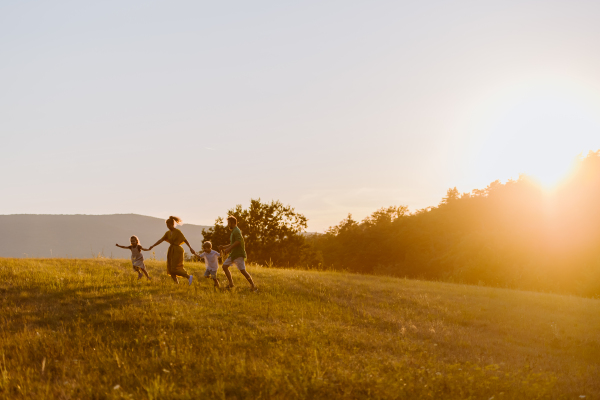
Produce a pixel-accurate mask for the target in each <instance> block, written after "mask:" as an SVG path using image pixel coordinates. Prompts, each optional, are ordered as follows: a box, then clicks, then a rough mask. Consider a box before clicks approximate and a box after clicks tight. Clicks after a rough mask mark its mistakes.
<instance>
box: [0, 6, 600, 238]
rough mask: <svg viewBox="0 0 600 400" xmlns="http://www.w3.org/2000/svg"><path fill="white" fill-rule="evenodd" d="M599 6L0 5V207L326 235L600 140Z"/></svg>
mask: <svg viewBox="0 0 600 400" xmlns="http://www.w3.org/2000/svg"><path fill="white" fill-rule="evenodd" d="M598 15H600V3H599V2H595V1H495V2H481V1H429V2H414V1H410V2H409V1H404V2H401V1H360V2H359V1H350V0H344V1H302V2H299V1H297V2H281V1H255V2H244V1H223V2H199V1H189V2H185V1H169V2H156V1H104V2H96V3H90V2H86V3H85V4H84V3H82V2H75V1H72V2H61V1H56V2H51V3H49V2H41V1H27V2H13V1H6V2H2V3H0V135H1V144H2V157H0V169H1V170H2V173H1V175H0V187H1V188H2V194H3V195H2V196H1V197H0V214H16V213H36V214H113V213H137V214H144V215H151V216H157V217H167V216H169V215H179V216H181V217H182V218H183V219H184V221H186V222H189V223H196V224H211V223H213V222H214V220H215V218H216V217H217V216H223V215H224V214H225V212H226V210H227V209H229V208H231V207H233V206H234V205H236V204H243V205H247V204H249V200H250V198H259V197H260V198H261V199H263V200H266V201H270V200H271V199H279V200H281V201H282V202H284V203H286V204H290V205H292V206H294V207H295V208H296V210H297V211H299V212H301V213H303V214H304V215H306V216H307V217H308V219H309V230H310V231H323V230H325V229H326V228H327V227H329V226H331V225H334V224H337V223H338V222H339V221H340V220H341V219H342V218H344V217H345V216H346V215H347V214H348V213H352V214H353V215H354V217H355V218H356V219H362V218H364V217H365V216H366V215H368V214H370V213H371V212H373V211H375V210H376V209H378V208H380V207H384V206H390V205H407V206H409V207H410V209H411V210H415V209H418V208H423V207H427V206H430V205H436V204H438V203H439V201H440V199H441V198H442V197H443V196H444V194H445V192H446V190H447V189H448V188H450V187H454V186H457V187H458V189H459V190H460V191H461V192H466V191H471V190H472V189H475V188H483V187H485V186H487V184H489V183H490V182H491V181H493V180H496V179H500V180H502V181H505V180H507V179H509V178H517V177H518V175H519V174H520V173H526V174H530V175H533V176H535V177H537V178H538V179H539V180H540V181H541V182H542V183H544V184H547V185H550V184H552V183H553V182H555V181H556V179H558V178H560V176H561V175H562V174H564V173H565V171H567V169H568V167H569V166H570V164H571V162H572V160H573V159H574V158H575V157H576V156H577V154H579V153H584V154H585V153H587V152H588V151H589V150H597V149H600V134H599V133H600V72H599V71H600V53H599V52H598V51H597V50H598V43H600V24H598Z"/></svg>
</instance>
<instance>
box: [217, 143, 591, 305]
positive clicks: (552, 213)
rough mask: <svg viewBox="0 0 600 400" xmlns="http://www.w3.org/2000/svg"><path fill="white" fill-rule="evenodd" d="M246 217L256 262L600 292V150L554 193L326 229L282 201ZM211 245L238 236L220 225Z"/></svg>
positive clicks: (526, 184)
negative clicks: (312, 226) (314, 227)
mask: <svg viewBox="0 0 600 400" xmlns="http://www.w3.org/2000/svg"><path fill="white" fill-rule="evenodd" d="M229 213H230V214H232V215H235V216H236V217H238V219H239V221H240V227H241V229H242V231H243V232H244V237H245V238H246V243H247V248H248V252H249V258H250V259H251V261H255V262H259V263H263V264H264V263H266V264H269V265H273V266H299V267H302V266H306V267H313V268H314V267H318V268H334V269H343V270H347V271H352V272H359V273H373V274H386V275H393V276H399V277H412V278H421V279H432V280H446V281H453V282H464V283H474V284H485V285H491V286H501V287H513V288H522V289H533V290H545V291H553V292H562V293H574V294H579V295H584V296H591V297H596V296H600V151H598V152H590V153H589V154H588V155H587V156H586V157H583V158H581V159H580V160H579V161H578V165H577V168H576V170H575V171H574V173H573V175H572V176H571V177H570V178H569V179H568V181H566V182H565V183H563V184H562V185H561V186H559V187H558V188H556V189H555V190H554V191H553V192H552V193H549V192H548V191H545V190H544V189H543V188H542V187H540V186H539V185H538V184H537V183H536V182H534V181H533V180H531V179H529V178H528V177H527V176H521V177H519V179H518V180H510V181H508V182H506V183H504V184H503V183H501V182H499V181H495V182H492V183H491V184H490V185H489V186H488V187H487V188H485V189H483V190H474V191H473V192H471V193H459V192H458V191H457V190H456V188H453V189H450V190H448V192H447V195H446V197H444V198H443V199H442V201H441V202H440V204H439V205H438V206H436V207H428V208H426V209H422V210H418V211H416V212H412V213H411V212H409V211H408V208H407V207H405V206H394V207H388V208H382V209H380V210H378V211H376V212H374V213H373V214H372V215H371V216H369V217H368V218H365V219H364V220H363V221H360V222H359V221H355V220H353V219H352V216H350V215H349V216H348V218H346V219H344V220H343V221H341V222H340V223H339V224H338V225H336V226H334V227H331V228H330V229H329V230H328V231H327V232H326V233H324V234H319V235H309V236H307V235H305V234H304V232H305V230H306V218H305V217H304V216H302V215H300V214H298V213H296V212H295V211H294V209H293V208H291V207H289V206H283V205H282V204H281V203H279V202H272V203H270V204H263V203H261V202H260V200H252V202H251V206H250V208H249V209H247V210H243V209H242V207H241V206H238V207H237V208H236V209H234V210H230V211H229ZM205 235H206V237H207V239H210V238H217V237H218V238H221V242H223V243H226V242H227V240H226V239H227V238H228V235H229V233H228V232H227V231H226V228H225V227H224V226H223V225H222V220H221V219H219V220H217V223H216V224H215V227H214V228H212V229H211V230H210V231H209V232H206V233H205Z"/></svg>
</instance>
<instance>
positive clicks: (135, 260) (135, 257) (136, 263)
mask: <svg viewBox="0 0 600 400" xmlns="http://www.w3.org/2000/svg"><path fill="white" fill-rule="evenodd" d="M129 248H130V249H131V263H132V264H133V269H134V270H135V271H137V269H138V268H141V269H146V266H145V265H144V256H143V255H142V250H141V248H142V246H140V245H137V246H129Z"/></svg>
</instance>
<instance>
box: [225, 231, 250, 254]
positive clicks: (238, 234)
mask: <svg viewBox="0 0 600 400" xmlns="http://www.w3.org/2000/svg"><path fill="white" fill-rule="evenodd" d="M229 241H230V242H229V244H233V243H235V242H237V241H239V242H240V244H239V245H238V246H235V247H234V248H233V249H232V250H231V253H229V258H231V259H232V260H235V259H236V258H240V257H244V258H246V247H244V238H243V237H242V231H240V228H238V227H237V226H236V227H235V228H233V229H232V230H231V236H229Z"/></svg>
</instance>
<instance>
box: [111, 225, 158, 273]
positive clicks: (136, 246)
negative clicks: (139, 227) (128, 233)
mask: <svg viewBox="0 0 600 400" xmlns="http://www.w3.org/2000/svg"><path fill="white" fill-rule="evenodd" d="M130 242H131V246H121V245H118V244H117V245H116V246H117V247H120V248H122V249H129V250H131V263H132V264H133V270H134V271H136V272H137V273H138V279H142V276H143V275H142V273H143V274H144V275H146V278H148V279H150V276H149V275H148V272H147V271H146V266H145V265H144V256H143V255H142V250H143V251H148V250H149V249H144V248H143V247H142V245H141V244H140V240H139V239H138V237H137V236H135V235H134V236H132V237H131V239H130Z"/></svg>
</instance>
